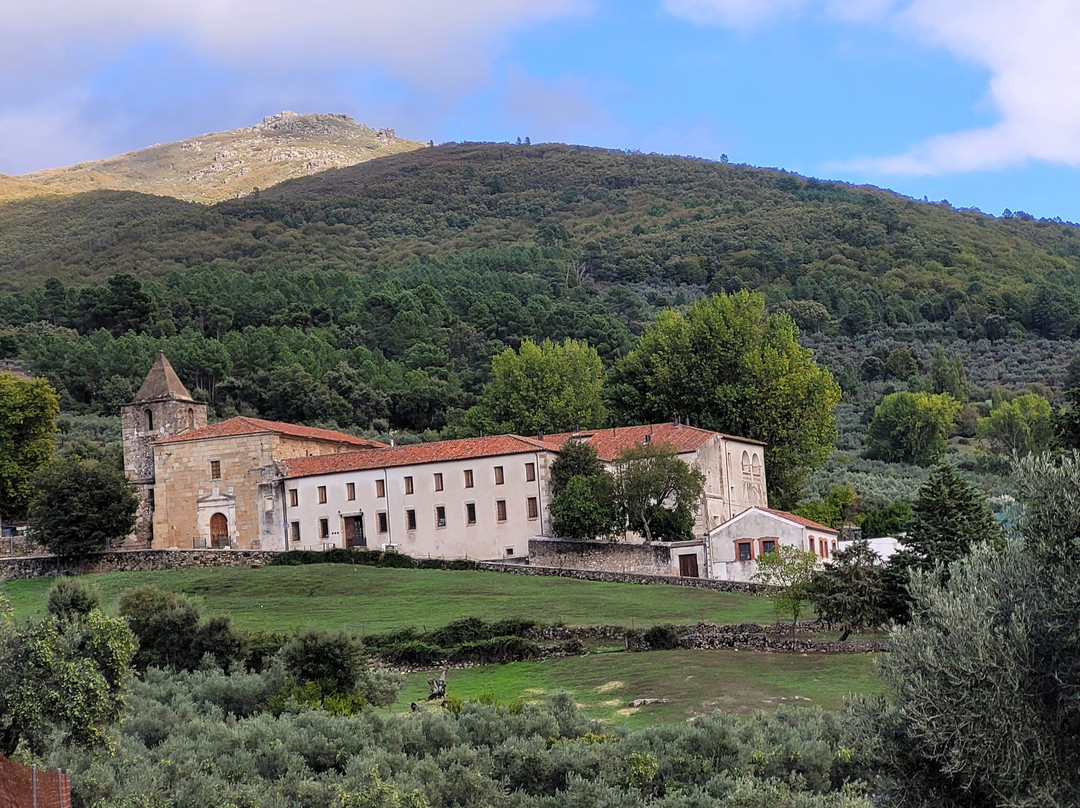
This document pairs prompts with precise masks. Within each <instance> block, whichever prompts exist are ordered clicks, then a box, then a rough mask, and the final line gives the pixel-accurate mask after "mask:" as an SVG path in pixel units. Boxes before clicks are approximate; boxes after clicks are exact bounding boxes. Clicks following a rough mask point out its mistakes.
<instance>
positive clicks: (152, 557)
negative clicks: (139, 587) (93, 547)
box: [0, 550, 276, 578]
mask: <svg viewBox="0 0 1080 808" xmlns="http://www.w3.org/2000/svg"><path fill="white" fill-rule="evenodd" d="M275 555H276V553H272V552H267V551H265V550H133V551H128V552H125V551H122V550H120V551H116V552H111V553H94V554H92V555H90V556H89V557H88V558H86V559H84V560H83V561H76V560H74V559H70V558H60V557H59V556H33V557H27V558H4V559H0V577H3V578H42V577H51V576H56V575H83V574H86V573H93V572H156V571H158V570H173V569H183V568H186V567H249V566H252V565H254V564H266V563H268V562H269V561H270V559H272V558H273V557H274V556H275Z"/></svg>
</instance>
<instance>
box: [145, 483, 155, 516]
mask: <svg viewBox="0 0 1080 808" xmlns="http://www.w3.org/2000/svg"><path fill="white" fill-rule="evenodd" d="M146 504H147V506H148V507H149V508H150V512H151V513H153V512H154V489H153V488H147V489H146Z"/></svg>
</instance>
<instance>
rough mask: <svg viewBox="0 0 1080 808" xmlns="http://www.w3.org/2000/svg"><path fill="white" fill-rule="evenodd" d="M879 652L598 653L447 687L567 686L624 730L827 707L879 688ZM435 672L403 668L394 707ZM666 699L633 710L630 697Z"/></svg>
mask: <svg viewBox="0 0 1080 808" xmlns="http://www.w3.org/2000/svg"><path fill="white" fill-rule="evenodd" d="M876 657H877V655H876V654H873V655H872V654H836V655H825V654H787V653H759V652H747V651H726V650H725V651H650V652H647V653H636V654H635V653H628V652H625V651H624V652H618V653H601V654H589V655H586V656H580V657H562V658H557V659H547V660H543V661H531V662H515V663H512V664H508V665H488V666H483V667H476V668H466V669H463V670H456V669H454V670H450V672H449V673H448V674H447V678H446V683H447V688H446V692H447V694H448V695H451V696H460V697H462V698H473V699H475V698H479V697H480V696H492V697H494V698H495V699H497V700H498V701H499V702H501V703H504V704H505V703H509V702H511V701H513V700H514V699H516V698H519V697H522V698H524V699H526V700H527V701H537V700H544V699H546V698H547V697H548V696H550V695H552V694H555V693H559V692H563V691H565V692H567V693H569V694H570V695H571V696H572V697H573V698H574V700H575V701H576V702H577V703H578V704H579V706H581V708H582V709H583V710H584V711H585V712H586V713H587V714H588V715H589V716H590V717H592V718H597V719H600V720H603V721H611V722H613V723H616V724H619V725H621V726H625V727H627V728H630V729H634V728H638V727H644V726H652V725H655V724H665V723H673V722H680V721H685V720H687V719H689V718H691V717H693V716H695V715H701V714H704V713H710V712H712V711H713V710H716V709H720V710H724V711H725V712H731V713H739V714H744V715H745V714H749V713H752V712H755V711H756V710H761V709H764V710H771V709H775V708H776V707H778V706H779V705H781V704H799V705H804V706H809V705H817V706H819V707H822V708H824V709H828V710H832V709H836V708H837V707H839V706H840V705H841V703H842V702H843V699H844V698H845V697H846V696H848V695H850V694H871V693H877V692H879V691H880V690H881V684H880V682H879V680H878V678H877V676H876V674H875V673H874V661H875V659H876ZM434 675H437V673H436V672H432V671H423V672H417V673H413V674H409V676H408V677H407V679H406V685H405V689H404V691H403V692H402V697H401V699H400V700H399V702H398V704H397V705H396V706H395V709H398V710H407V709H409V703H410V702H412V701H417V702H421V703H422V700H423V699H425V698H426V697H427V694H428V685H427V679H428V678H429V677H431V676H434ZM642 698H655V699H668V702H667V703H664V704H650V705H647V706H644V707H639V708H633V707H630V706H629V702H631V701H633V700H634V699H642Z"/></svg>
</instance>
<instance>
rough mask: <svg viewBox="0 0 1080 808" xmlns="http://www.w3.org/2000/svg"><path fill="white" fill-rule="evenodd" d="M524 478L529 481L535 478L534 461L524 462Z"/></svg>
mask: <svg viewBox="0 0 1080 808" xmlns="http://www.w3.org/2000/svg"><path fill="white" fill-rule="evenodd" d="M525 479H526V480H527V481H528V482H530V483H531V482H532V481H533V480H535V479H536V464H535V463H526V464H525Z"/></svg>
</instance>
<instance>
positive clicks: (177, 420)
mask: <svg viewBox="0 0 1080 808" xmlns="http://www.w3.org/2000/svg"><path fill="white" fill-rule="evenodd" d="M206 409H207V405H206V404H203V403H201V402H198V401H196V400H195V399H193V398H192V397H191V393H189V392H188V390H187V388H186V387H184V385H183V383H182V382H181V381H180V379H179V378H178V377H177V375H176V371H175V370H173V367H172V365H170V364H169V360H168V359H166V358H165V354H164V353H162V352H161V351H158V355H157V359H155V360H154V364H153V366H152V367H151V368H150V372H149V373H147V374H146V379H145V380H144V381H143V383H142V387H140V388H139V392H138V393H136V394H135V400H134V401H132V402H131V403H130V404H124V405H122V406H121V407H120V427H121V432H122V435H123V441H124V471H125V472H126V473H127V477H128V479H129V480H131V483H132V485H134V486H135V493H136V496H138V498H139V510H138V514H137V516H136V518H137V521H136V524H135V532H134V533H133V534H132V535H131V536H130V537H129V538H128V543H130V544H134V545H143V544H145V545H150V544H151V542H152V541H153V538H154V535H153V533H154V527H153V526H154V447H153V446H151V445H150V444H151V441H155V440H161V439H162V438H171V437H173V436H174V435H179V434H180V433H181V432H185V431H187V430H189V429H198V428H199V427H203V426H206Z"/></svg>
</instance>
